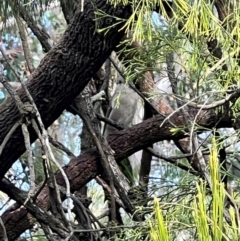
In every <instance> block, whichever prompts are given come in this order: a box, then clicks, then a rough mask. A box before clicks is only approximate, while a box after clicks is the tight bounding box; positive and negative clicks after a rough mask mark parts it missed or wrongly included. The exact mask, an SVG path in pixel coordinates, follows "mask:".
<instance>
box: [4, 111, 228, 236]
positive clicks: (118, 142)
mask: <svg viewBox="0 0 240 241" xmlns="http://www.w3.org/2000/svg"><path fill="white" fill-rule="evenodd" d="M197 114H198V115H197ZM196 115H197V118H196V122H197V124H198V125H200V126H203V127H205V128H212V127H217V128H220V127H230V126H231V125H232V121H231V117H225V118H222V119H221V118H220V116H221V115H220V116H219V115H216V113H215V112H214V111H202V112H200V113H198V110H195V109H192V110H190V112H189V116H190V118H191V119H192V120H193V119H194V118H195V117H196ZM219 120H220V121H219ZM163 121H164V118H163V117H162V116H159V115H158V116H155V117H153V118H151V119H148V120H145V121H144V122H142V123H140V124H138V125H135V126H132V127H131V128H128V129H126V130H122V131H118V132H117V133H115V134H111V135H110V136H109V138H108V143H109V145H110V146H111V148H112V149H113V150H114V157H115V159H116V161H117V162H118V161H120V160H122V159H124V158H126V157H128V156H129V155H131V154H133V153H134V152H136V151H138V150H141V149H143V148H145V147H147V146H149V144H153V143H155V142H158V141H162V140H171V139H179V138H183V137H185V133H184V132H183V131H179V132H177V133H175V134H174V135H172V131H171V127H172V124H171V123H173V124H174V125H176V126H181V127H183V126H184V120H183V117H182V115H181V113H179V112H176V113H175V114H173V115H172V116H171V117H170V120H169V121H165V123H164V124H163V125H161V123H162V122H163ZM99 158H100V157H99V153H98V152H97V151H96V149H91V150H89V151H87V152H85V153H83V154H82V155H81V156H79V157H77V158H73V159H72V160H71V161H70V163H69V164H68V165H66V166H65V167H63V169H64V171H65V173H66V174H67V176H68V178H69V181H70V185H71V190H72V191H75V190H79V189H80V188H81V187H82V186H83V185H85V184H86V183H87V182H88V181H90V180H91V179H93V178H94V177H96V175H98V174H100V173H102V171H103V169H102V167H101V165H100V161H99ZM55 176H56V180H57V182H58V184H59V185H61V186H64V185H65V182H64V179H63V177H62V175H61V173H60V172H57V173H56V174H55ZM2 188H3V187H2ZM2 188H1V187H0V189H2ZM5 191H7V190H5ZM37 204H38V206H39V207H40V208H42V209H45V210H48V208H49V189H48V187H47V186H45V187H44V188H43V190H42V191H41V193H40V195H39V196H38V199H37ZM13 217H14V218H13ZM2 219H3V222H4V224H5V227H6V230H7V233H8V238H9V240H15V238H16V237H18V236H19V235H20V234H21V233H23V232H24V231H25V230H26V229H28V228H30V227H31V226H32V225H33V224H34V223H35V222H36V219H35V218H33V217H32V216H31V215H29V214H28V212H27V210H26V209H25V208H24V207H21V208H18V209H16V208H13V209H12V210H11V212H6V213H4V214H3V215H2ZM20 220H21V221H20ZM13 227H14V228H13ZM15 227H17V228H15ZM0 233H2V232H0Z"/></svg>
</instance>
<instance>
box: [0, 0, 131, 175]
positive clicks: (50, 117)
mask: <svg viewBox="0 0 240 241" xmlns="http://www.w3.org/2000/svg"><path fill="white" fill-rule="evenodd" d="M94 7H98V8H100V9H101V10H102V11H105V12H108V14H109V16H116V17H119V18H128V17H129V16H130V14H131V8H130V7H129V6H125V7H123V6H121V5H120V6H117V7H116V8H114V7H113V6H110V5H108V4H106V3H105V1H104V2H102V1H100V0H96V2H95V5H94ZM84 9H85V11H84V12H82V13H81V12H80V11H78V12H77V13H76V14H75V16H74V18H73V20H72V22H71V24H70V25H69V27H68V28H67V30H66V32H65V34H64V36H63V38H62V40H61V41H60V43H59V44H58V45H57V46H56V47H54V48H53V49H52V50H51V51H49V53H48V54H47V55H46V56H45V58H44V59H43V60H42V61H41V63H40V65H39V67H38V68H37V69H36V70H35V71H34V73H33V74H32V76H31V77H30V80H29V82H28V83H27V87H28V89H29V91H30V94H31V96H32V97H33V99H34V101H35V103H36V105H37V108H38V110H39V112H40V114H41V117H42V120H43V123H44V125H45V127H48V126H49V125H51V124H52V123H53V121H54V120H56V119H57V118H58V117H59V116H60V114H61V113H62V112H63V110H64V109H66V107H67V106H68V105H69V104H70V103H71V102H72V101H73V100H74V99H75V97H76V96H77V95H78V94H79V93H80V92H81V91H82V90H83V88H84V87H85V86H86V84H87V83H88V81H89V80H90V78H91V77H92V76H93V75H94V74H95V73H96V72H97V71H98V70H99V69H100V67H101V66H102V64H103V63H104V61H105V60H106V59H107V57H108V56H109V55H110V53H111V51H112V50H113V48H114V47H116V45H117V44H118V43H119V42H120V40H121V38H122V36H123V32H121V31H120V32H119V31H118V30H119V28H120V27H121V26H119V25H117V26H118V28H116V27H115V28H111V30H110V31H108V33H107V34H105V33H101V34H99V33H98V32H97V31H96V22H95V21H94V19H95V14H94V11H96V9H94V8H93V5H92V3H91V2H90V1H85V7H84ZM114 23H115V19H114V18H110V17H109V18H106V19H104V20H103V21H101V23H99V25H98V27H99V28H105V27H108V26H113V25H114ZM17 93H18V95H19V96H20V98H21V100H22V101H23V102H24V101H26V100H27V96H26V94H25V92H24V90H23V89H19V90H18V91H17ZM19 119H20V114H19V113H18V111H17V108H16V106H15V104H14V101H13V100H12V98H9V99H7V100H6V101H5V102H4V104H3V105H1V106H0V130H1V132H0V143H2V141H3V139H4V137H5V136H6V135H7V133H8V132H9V131H10V130H11V128H12V126H14V125H15V123H16V122H17V121H19ZM30 136H31V142H33V141H34V140H36V134H35V133H34V131H33V130H32V128H30ZM23 143H24V141H23V135H22V133H21V129H20V128H18V129H17V130H16V131H15V132H14V133H13V135H12V137H11V138H10V139H9V141H8V143H7V144H6V146H5V148H4V150H3V152H2V155H1V158H0V166H1V169H0V178H2V177H3V175H4V174H5V173H6V172H7V170H8V169H9V168H10V167H11V165H12V164H13V163H14V162H15V161H16V160H17V158H18V157H19V156H20V155H21V154H23V152H24V151H25V147H24V145H23Z"/></svg>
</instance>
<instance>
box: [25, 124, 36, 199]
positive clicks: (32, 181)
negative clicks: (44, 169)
mask: <svg viewBox="0 0 240 241" xmlns="http://www.w3.org/2000/svg"><path fill="white" fill-rule="evenodd" d="M22 133H23V136H24V142H25V147H26V151H27V156H28V158H27V160H28V168H29V173H30V177H29V179H30V190H29V192H28V197H27V199H26V201H25V203H26V202H28V200H29V199H30V197H31V196H32V194H33V193H34V191H35V188H36V185H35V170H34V164H33V155H32V150H31V143H30V136H29V132H28V129H27V125H26V124H25V123H22Z"/></svg>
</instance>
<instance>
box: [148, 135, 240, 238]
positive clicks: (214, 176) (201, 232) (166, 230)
mask: <svg viewBox="0 0 240 241" xmlns="http://www.w3.org/2000/svg"><path fill="white" fill-rule="evenodd" d="M209 170H210V176H211V190H209V188H207V186H206V182H205V181H203V180H200V182H199V183H196V188H197V192H196V194H195V195H193V197H192V198H190V199H189V197H188V196H185V197H184V198H183V199H182V200H178V201H177V202H176V203H171V205H172V211H171V212H170V211H169V210H168V211H166V207H167V206H168V205H169V203H165V202H161V204H159V200H158V199H157V198H154V213H153V216H152V217H151V218H150V219H149V226H150V236H151V240H153V241H160V240H161V241H162V240H172V236H175V237H176V236H177V235H179V233H178V232H176V228H177V226H179V227H178V228H180V229H179V230H185V231H188V232H189V233H190V234H191V235H190V238H189V240H199V241H210V240H214V241H221V240H222V239H223V238H224V240H229V241H230V240H232V241H235V240H236V241H237V240H238V237H239V234H238V228H237V224H236V216H235V212H234V208H233V207H232V206H231V207H230V208H229V209H228V215H227V216H226V212H224V210H225V206H224V201H225V198H226V196H228V198H230V199H231V200H232V201H233V202H235V201H236V200H234V196H230V195H229V194H227V193H226V191H225V189H224V184H223V183H222V181H221V177H220V171H219V161H218V150H217V143H216V140H215V139H214V138H213V140H212V147H211V152H210V160H209ZM188 202H190V205H187V203H188ZM183 216H185V218H182V217H183ZM195 232H196V236H195V237H194V233H195Z"/></svg>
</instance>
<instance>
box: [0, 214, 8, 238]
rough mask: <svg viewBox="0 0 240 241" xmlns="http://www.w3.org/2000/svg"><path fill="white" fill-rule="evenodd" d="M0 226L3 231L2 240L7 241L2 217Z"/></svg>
mask: <svg viewBox="0 0 240 241" xmlns="http://www.w3.org/2000/svg"><path fill="white" fill-rule="evenodd" d="M0 225H1V227H2V229H3V240H4V241H8V236H7V231H6V228H5V225H4V223H3V220H2V217H0Z"/></svg>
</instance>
